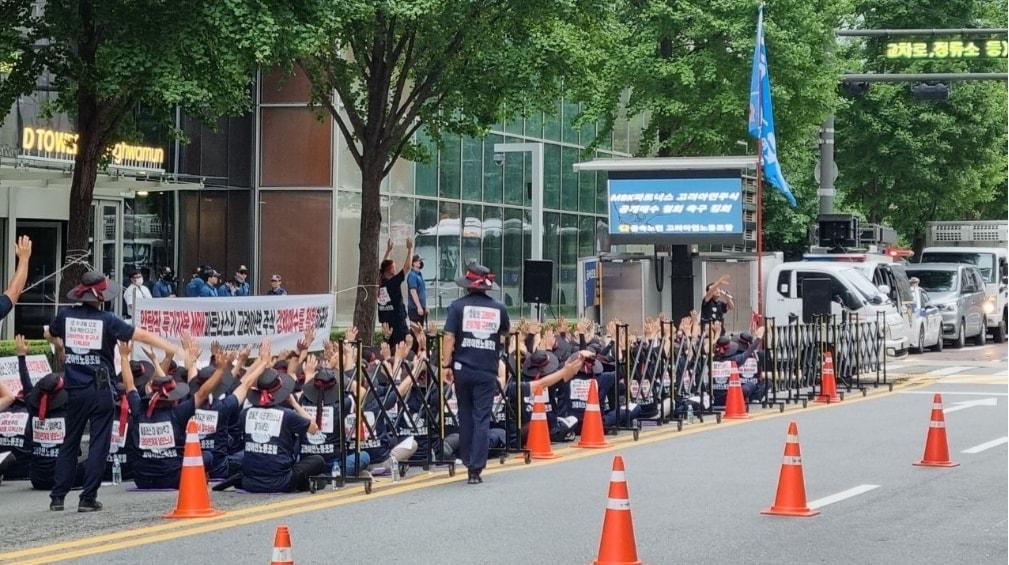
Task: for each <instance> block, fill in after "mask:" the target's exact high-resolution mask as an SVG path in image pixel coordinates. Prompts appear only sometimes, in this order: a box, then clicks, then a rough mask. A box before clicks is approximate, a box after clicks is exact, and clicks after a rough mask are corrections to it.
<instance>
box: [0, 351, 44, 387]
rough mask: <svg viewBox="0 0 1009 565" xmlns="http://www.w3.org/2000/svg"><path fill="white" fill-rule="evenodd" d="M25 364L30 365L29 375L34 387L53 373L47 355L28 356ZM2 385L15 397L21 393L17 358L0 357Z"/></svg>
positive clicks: (0, 381) (0, 379)
mask: <svg viewBox="0 0 1009 565" xmlns="http://www.w3.org/2000/svg"><path fill="white" fill-rule="evenodd" d="M25 362H26V363H27V364H28V374H29V375H30V376H31V381H32V385H34V384H36V383H38V382H39V381H40V380H42V377H44V376H46V375H48V374H49V373H51V372H53V370H52V368H50V367H49V358H48V357H46V356H45V355H28V356H26V357H25ZM0 383H3V385H4V386H5V387H7V390H9V391H10V392H11V394H13V395H15V396H17V393H19V392H21V377H19V376H18V358H17V357H0Z"/></svg>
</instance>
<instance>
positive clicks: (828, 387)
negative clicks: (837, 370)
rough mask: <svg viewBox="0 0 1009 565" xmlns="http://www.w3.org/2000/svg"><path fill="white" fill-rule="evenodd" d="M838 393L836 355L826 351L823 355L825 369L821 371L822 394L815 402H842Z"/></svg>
mask: <svg viewBox="0 0 1009 565" xmlns="http://www.w3.org/2000/svg"><path fill="white" fill-rule="evenodd" d="M840 401H841V397H839V396H838V395H837V380H836V379H835V378H834V355H833V354H832V353H831V352H829V351H828V352H826V353H825V354H824V356H823V369H822V370H821V371H820V396H817V397H816V400H814V401H813V402H826V403H827V404H830V403H831V402H840Z"/></svg>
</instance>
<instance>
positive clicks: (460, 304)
mask: <svg viewBox="0 0 1009 565" xmlns="http://www.w3.org/2000/svg"><path fill="white" fill-rule="evenodd" d="M455 282H456V284H457V285H459V286H460V287H462V288H464V289H466V290H467V294H466V296H463V297H462V298H459V299H458V300H456V301H455V302H453V303H452V304H451V305H450V306H449V307H448V315H447V318H446V320H445V341H444V347H445V355H444V358H443V359H444V362H445V366H444V367H443V369H444V371H445V373H444V374H445V378H446V379H447V380H449V381H452V380H454V381H455V394H456V398H457V401H458V403H459V454H460V459H462V461H463V463H465V464H466V468H467V469H469V480H468V483H469V484H478V483H482V482H483V479H481V478H480V473H481V472H482V471H483V468H484V466H485V465H486V464H487V434H488V433H489V431H488V430H489V428H490V415H491V408H492V407H493V404H494V395H495V394H496V393H497V384H496V383H495V379H496V378H497V367H498V357H499V355H500V348H501V341H502V338H503V337H504V336H507V335H508V331H509V330H510V329H511V322H510V320H509V319H508V310H507V309H506V308H505V305H504V304H501V303H500V302H498V301H497V300H495V299H493V298H491V297H490V296H487V294H486V293H487V291H488V290H494V289H496V288H497V285H496V284H494V274H493V273H491V272H490V269H488V268H487V267H484V266H483V265H478V264H476V263H470V265H469V266H468V267H466V274H465V275H464V276H462V277H459V278H458V279H456V281H455Z"/></svg>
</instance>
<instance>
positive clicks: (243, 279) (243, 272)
mask: <svg viewBox="0 0 1009 565" xmlns="http://www.w3.org/2000/svg"><path fill="white" fill-rule="evenodd" d="M248 279H249V268H248V267H246V266H245V265H241V266H239V267H238V270H236V271H235V278H234V279H232V280H231V281H229V282H228V284H226V285H221V288H222V289H224V292H222V293H221V296H249V294H250V288H249V280H248Z"/></svg>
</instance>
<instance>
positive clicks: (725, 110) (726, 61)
mask: <svg viewBox="0 0 1009 565" xmlns="http://www.w3.org/2000/svg"><path fill="white" fill-rule="evenodd" d="M619 6H620V8H619V15H618V16H617V18H618V20H619V21H620V22H621V25H620V26H619V27H617V28H615V30H614V33H615V34H617V35H615V36H614V37H612V38H611V39H610V41H609V42H610V43H611V44H612V45H613V51H612V53H611V57H610V58H609V60H608V62H607V65H606V67H605V68H604V69H603V70H602V71H601V72H600V73H599V74H598V75H597V76H596V80H595V81H593V82H592V83H591V85H589V86H590V87H591V88H593V89H595V91H594V92H583V94H584V95H586V96H587V97H588V98H589V99H590V100H591V101H592V102H591V104H590V105H589V109H588V110H587V111H586V118H588V117H591V118H594V119H599V120H600V121H601V122H602V123H603V124H604V125H605V126H606V127H604V128H602V129H601V132H602V134H603V135H606V133H607V132H608V130H609V127H611V126H612V124H613V122H614V120H615V119H616V118H617V116H618V115H619V113H620V112H626V114H627V115H635V114H638V113H645V114H647V115H648V116H649V122H648V126H647V128H646V130H645V132H644V133H643V136H642V139H643V143H642V146H641V150H640V153H641V154H642V155H649V154H656V155H659V156H677V157H679V156H697V155H732V154H737V155H738V154H741V153H743V152H744V151H746V152H748V153H750V154H754V153H755V152H756V143H755V141H754V140H752V139H750V138H749V136H748V134H747V118H748V111H749V108H748V102H749V84H750V69H751V63H752V57H753V45H754V42H755V40H756V27H757V6H756V3H755V2H753V1H752V0H722V1H719V2H696V1H687V2H671V1H668V0H628V1H626V2H622V3H620V4H619ZM849 11H850V4H849V2H847V1H846V0H845V1H840V2H837V1H833V0H814V1H811V2H809V1H802V0H785V1H782V2H774V3H771V4H769V5H768V6H767V7H766V8H765V12H764V22H765V33H766V40H765V41H766V43H767V51H768V65H769V67H770V71H771V87H772V89H773V95H774V115H775V121H776V135H777V140H778V159H779V161H780V162H781V164H782V170H783V172H784V174H785V178H786V179H788V182H789V183H790V184H791V185H792V190H793V193H794V194H795V196H796V199H797V200H798V201H799V207H798V208H796V209H792V208H789V207H788V205H787V203H786V202H785V200H784V198H782V197H781V196H779V195H778V194H777V192H776V191H774V190H773V188H768V189H767V190H765V192H764V194H765V209H766V213H765V215H764V219H765V225H764V231H765V233H766V236H765V241H766V247H767V248H768V249H785V248H793V249H794V248H800V247H802V246H804V245H805V243H806V234H807V229H808V226H809V225H810V223H811V222H812V221H813V218H815V217H816V214H817V198H816V184H815V182H814V180H813V177H812V171H813V167H814V163H815V160H816V156H817V147H818V146H817V131H818V128H819V125H820V124H821V123H822V121H823V120H824V118H825V117H826V116H827V115H828V114H829V113H830V112H831V111H832V110H833V109H834V108H835V106H836V105H837V103H838V100H837V94H836V92H837V91H836V86H837V81H838V75H839V74H840V71H841V64H840V63H839V62H838V61H837V60H836V59H835V58H834V57H833V55H832V53H831V45H832V43H833V40H834V29H835V28H837V27H841V22H842V21H843V19H844V17H845V16H847V15H848V13H849ZM620 100H622V101H623V104H618V101H620ZM744 145H745V149H744Z"/></svg>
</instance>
